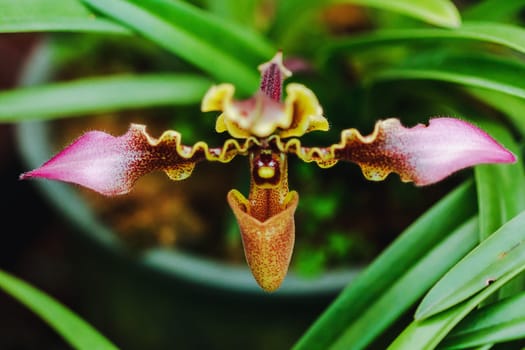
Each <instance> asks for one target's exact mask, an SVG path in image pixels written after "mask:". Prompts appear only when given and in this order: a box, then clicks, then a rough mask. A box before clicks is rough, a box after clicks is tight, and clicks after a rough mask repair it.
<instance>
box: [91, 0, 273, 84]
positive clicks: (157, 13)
mask: <svg viewBox="0 0 525 350" xmlns="http://www.w3.org/2000/svg"><path fill="white" fill-rule="evenodd" d="M83 1H84V2H85V3H86V4H89V5H90V6H93V7H94V8H95V9H97V10H99V11H100V12H102V13H104V14H106V15H108V16H110V17H113V18H114V19H116V20H118V21H120V22H122V23H124V24H126V25H127V26H129V27H130V28H132V29H134V30H135V31H137V32H139V33H140V34H142V35H143V36H145V37H146V38H148V39H150V40H152V41H153V42H155V43H156V44H158V45H159V46H161V47H163V48H165V49H167V50H169V51H170V52H172V53H174V54H176V55H178V56H180V57H182V58H184V59H185V60H187V61H188V62H191V63H192V64H194V65H196V66H197V67H199V68H200V69H202V70H203V71H205V72H207V73H209V74H210V75H212V76H213V77H215V78H217V79H219V80H220V81H224V82H232V83H234V84H235V85H237V87H238V88H239V89H240V90H242V91H243V92H253V91H255V90H256V89H257V87H258V84H259V75H258V72H257V70H256V66H257V65H258V64H260V63H263V61H265V60H267V59H268V58H269V57H270V56H271V55H272V54H273V53H274V50H273V48H272V47H271V45H269V44H267V43H266V41H264V40H263V38H262V37H260V36H258V35H256V34H254V33H253V32H251V31H250V30H248V29H247V28H243V27H240V26H236V25H234V24H233V23H229V22H227V21H222V20H220V19H219V18H216V17H213V16H212V15H210V14H209V13H206V12H204V11H203V10H200V9H198V8H196V7H194V6H192V5H190V4H187V3H184V2H182V1H172V0H127V1H126V0H83Z"/></svg>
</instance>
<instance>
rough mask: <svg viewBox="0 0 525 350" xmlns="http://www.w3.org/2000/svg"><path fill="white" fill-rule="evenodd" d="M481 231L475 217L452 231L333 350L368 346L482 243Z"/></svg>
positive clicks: (386, 292)
mask: <svg viewBox="0 0 525 350" xmlns="http://www.w3.org/2000/svg"><path fill="white" fill-rule="evenodd" d="M478 231H479V229H478V222H477V219H476V218H473V219H470V220H469V221H467V222H466V223H465V224H463V225H461V226H459V227H458V228H457V229H456V230H455V231H453V232H452V233H450V235H449V236H448V237H446V238H445V239H443V240H442V241H441V242H440V243H438V244H437V245H436V246H435V247H434V248H433V249H432V250H430V251H429V252H428V253H427V254H426V255H425V256H424V257H422V258H421V260H419V261H418V262H416V263H414V265H413V266H412V267H411V268H410V269H408V270H407V271H406V272H405V273H404V274H403V275H401V276H399V277H398V278H397V279H396V280H395V281H394V282H393V283H392V285H391V286H389V287H388V288H387V289H385V290H384V291H383V293H382V294H381V295H378V296H377V298H376V299H375V300H374V301H373V302H372V303H370V304H369V305H368V308H367V309H366V310H364V311H363V312H362V313H361V314H360V315H359V318H358V319H357V320H355V321H354V322H352V323H351V324H349V325H348V326H347V328H346V329H345V331H344V332H343V333H342V334H341V336H340V337H339V338H338V339H337V341H335V343H334V344H332V346H331V347H330V349H333V350H336V349H341V350H344V349H350V348H351V349H354V350H358V349H365V348H366V347H367V346H368V345H370V343H371V342H372V341H373V340H374V338H375V337H377V336H378V335H380V334H381V332H383V331H384V330H385V329H386V328H387V327H388V326H390V325H391V324H392V323H393V322H394V321H395V320H396V318H398V317H399V316H400V315H402V314H403V313H404V312H406V311H407V310H408V309H409V308H410V306H412V305H413V304H414V302H416V301H417V300H418V299H419V298H420V297H421V296H422V295H423V294H424V293H425V292H426V291H427V290H428V288H430V287H431V286H432V285H433V284H434V283H435V282H436V281H437V280H438V279H439V278H440V277H441V276H442V275H443V274H444V273H445V272H446V271H448V270H449V269H450V268H451V267H452V266H453V265H454V264H455V263H456V262H457V261H459V260H460V259H461V258H462V257H463V256H465V254H467V253H468V252H469V251H470V249H472V248H473V247H474V246H475V245H476V244H477V243H478V234H479V233H478ZM385 273H386V271H385ZM349 311H350V310H349Z"/></svg>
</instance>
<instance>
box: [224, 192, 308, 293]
mask: <svg viewBox="0 0 525 350" xmlns="http://www.w3.org/2000/svg"><path fill="white" fill-rule="evenodd" d="M290 194H291V196H292V198H291V200H290V202H289V204H288V206H287V207H286V208H285V209H284V210H282V211H281V212H280V213H278V214H276V215H275V216H272V217H271V218H269V219H268V220H266V221H264V222H261V221H259V220H257V219H255V218H253V217H252V216H250V215H249V214H247V213H246V212H245V211H244V210H243V209H244V208H243V206H244V203H243V201H242V199H240V198H239V197H238V195H239V194H238V193H236V192H234V191H231V192H230V193H228V203H229V204H230V206H231V208H232V210H233V212H234V214H235V216H236V218H237V222H238V224H239V227H240V229H241V235H242V240H243V245H244V253H245V256H246V260H247V262H248V265H249V266H250V269H251V270H252V273H253V276H254V278H255V280H256V281H257V283H258V284H259V285H260V286H261V288H263V289H264V290H265V291H268V292H272V291H274V290H276V289H277V288H279V286H280V285H281V283H282V281H283V280H284V277H285V276H286V273H287V271H288V266H289V264H290V260H291V257H292V251H293V245H294V241H295V224H294V212H295V209H296V208H297V204H298V202H299V197H298V195H297V193H295V192H291V193H290Z"/></svg>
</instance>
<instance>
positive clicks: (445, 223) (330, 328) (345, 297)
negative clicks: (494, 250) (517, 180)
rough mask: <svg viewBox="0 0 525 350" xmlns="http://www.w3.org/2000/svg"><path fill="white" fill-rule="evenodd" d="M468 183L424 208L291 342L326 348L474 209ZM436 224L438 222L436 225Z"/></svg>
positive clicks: (307, 346) (306, 347) (298, 345)
mask: <svg viewBox="0 0 525 350" xmlns="http://www.w3.org/2000/svg"><path fill="white" fill-rule="evenodd" d="M474 203H475V197H474V193H473V190H472V186H471V185H470V183H469V184H465V185H463V186H461V187H459V188H458V189H456V190H455V191H453V192H452V193H450V194H449V195H447V196H446V197H445V198H443V199H442V200H441V201H439V203H437V204H436V205H435V206H434V207H432V208H431V209H430V210H429V211H427V212H426V213H425V214H424V215H423V216H421V217H420V218H419V219H418V220H417V221H416V222H414V223H413V224H412V225H411V226H410V227H409V228H407V229H406V230H405V231H404V233H403V234H402V235H400V236H399V237H398V238H397V239H396V241H395V242H394V243H392V244H391V245H390V246H389V247H388V248H387V249H386V250H385V251H384V252H383V253H382V254H381V255H380V256H379V257H378V258H377V259H375V260H374V262H373V263H372V264H371V265H370V266H369V267H368V268H367V269H366V270H364V271H363V272H362V273H361V275H360V276H359V277H358V278H357V279H356V280H355V281H353V282H352V283H351V284H350V285H348V287H346V288H345V289H344V290H343V292H342V293H341V294H340V295H339V296H338V297H337V299H336V300H335V301H334V302H333V303H332V304H331V305H330V307H329V308H328V309H327V310H326V311H325V312H324V313H323V314H322V315H321V317H320V318H318V319H317V321H316V322H315V323H314V324H313V325H312V327H311V328H310V329H309V330H308V331H307V332H306V333H305V334H304V335H303V337H302V338H301V339H300V340H299V341H298V343H297V344H296V345H295V349H312V348H313V349H325V348H329V347H330V346H331V344H333V343H334V342H335V341H337V339H338V338H339V337H340V336H341V334H342V333H343V332H344V331H345V330H346V329H347V327H349V326H350V325H351V324H352V323H353V322H356V321H357V320H359V318H360V317H361V315H362V314H363V313H364V312H366V310H367V309H368V307H369V305H370V304H372V303H374V302H375V301H376V299H377V298H379V297H380V296H381V295H382V294H383V292H384V291H385V290H387V289H388V288H390V286H391V285H393V284H394V283H395V282H396V281H397V280H398V279H399V278H400V277H401V276H403V275H404V274H405V272H406V271H407V270H409V269H410V268H411V267H412V266H413V265H415V264H416V263H417V262H418V261H419V260H420V259H421V258H423V257H424V256H425V255H426V254H427V253H428V252H429V251H430V250H432V249H433V248H434V246H435V245H436V244H439V242H441V241H442V240H443V239H444V237H446V236H447V235H448V234H449V233H450V232H451V231H452V230H454V229H455V228H457V227H458V226H459V225H460V224H461V223H463V222H465V220H467V219H468V218H469V217H471V216H472V215H473V214H474V211H475V204H474ZM436 223H440V224H439V225H437V224H436Z"/></svg>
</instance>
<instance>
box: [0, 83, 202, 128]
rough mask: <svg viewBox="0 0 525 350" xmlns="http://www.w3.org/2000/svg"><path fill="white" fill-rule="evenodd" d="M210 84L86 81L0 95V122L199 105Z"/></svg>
mask: <svg viewBox="0 0 525 350" xmlns="http://www.w3.org/2000/svg"><path fill="white" fill-rule="evenodd" d="M210 85H211V82H210V81H209V80H207V79H205V78H202V77H200V76H196V75H176V74H154V75H142V76H131V75H124V76H113V77H108V78H87V79H80V80H76V81H73V82H65V83H52V84H49V85H42V86H35V87H28V88H22V89H17V90H12V91H5V92H0V121H2V122H15V121H20V120H29V119H49V118H57V117H64V116H73V115H85V114H87V113H93V112H103V111H109V110H116V109H122V108H137V107H149V106H159V105H177V104H183V105H185V104H196V103H199V101H200V100H201V98H202V96H203V95H204V94H205V92H206V90H207V89H208V88H209V87H210Z"/></svg>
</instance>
